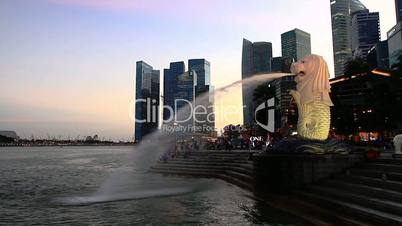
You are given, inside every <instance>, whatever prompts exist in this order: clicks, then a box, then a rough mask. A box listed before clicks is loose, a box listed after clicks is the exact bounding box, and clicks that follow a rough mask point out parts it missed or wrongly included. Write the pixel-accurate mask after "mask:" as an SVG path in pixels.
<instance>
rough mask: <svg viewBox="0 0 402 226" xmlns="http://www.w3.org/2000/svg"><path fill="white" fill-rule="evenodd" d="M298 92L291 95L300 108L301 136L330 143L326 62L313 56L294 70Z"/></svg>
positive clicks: (303, 60) (304, 59)
mask: <svg viewBox="0 0 402 226" xmlns="http://www.w3.org/2000/svg"><path fill="white" fill-rule="evenodd" d="M291 71H292V73H294V74H296V75H297V77H296V79H295V81H296V83H297V86H296V90H292V91H290V93H291V95H292V96H293V98H294V99H295V102H296V104H297V108H298V114H299V118H298V122H297V133H298V136H299V137H300V138H302V139H308V140H320V141H323V140H326V139H327V138H328V133H329V128H330V124H331V111H330V107H331V106H333V104H332V101H331V98H330V97H329V92H330V89H331V88H330V84H329V71H328V66H327V63H326V62H325V60H324V59H323V58H322V57H321V56H318V55H309V56H306V57H304V58H303V59H302V60H300V61H298V62H295V63H293V64H292V67H291Z"/></svg>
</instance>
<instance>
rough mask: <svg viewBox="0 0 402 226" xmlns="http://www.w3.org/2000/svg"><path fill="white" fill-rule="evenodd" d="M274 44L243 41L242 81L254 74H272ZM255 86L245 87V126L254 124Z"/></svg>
mask: <svg viewBox="0 0 402 226" xmlns="http://www.w3.org/2000/svg"><path fill="white" fill-rule="evenodd" d="M271 61H272V43H270V42H254V43H252V42H250V41H249V40H247V39H243V50H242V69H241V70H242V79H246V78H249V77H251V76H252V75H254V74H259V73H269V72H271ZM254 88H255V87H253V86H250V85H243V86H242V94H243V122H244V124H251V123H253V121H254V120H253V116H254V112H253V111H254V107H253V104H252V103H253V91H254Z"/></svg>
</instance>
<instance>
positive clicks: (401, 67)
mask: <svg viewBox="0 0 402 226" xmlns="http://www.w3.org/2000/svg"><path fill="white" fill-rule="evenodd" d="M397 59H398V62H397V63H396V64H394V65H392V67H391V70H392V76H395V77H396V78H402V50H401V51H400V52H399V56H398V58H397Z"/></svg>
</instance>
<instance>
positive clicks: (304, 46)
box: [281, 28, 311, 61]
mask: <svg viewBox="0 0 402 226" xmlns="http://www.w3.org/2000/svg"><path fill="white" fill-rule="evenodd" d="M281 46H282V58H283V59H291V60H292V61H298V60H300V59H302V58H303V57H305V56H307V55H310V54H311V38H310V34H309V33H307V32H305V31H302V30H300V29H297V28H296V29H294V30H291V31H288V32H285V33H283V34H282V35H281Z"/></svg>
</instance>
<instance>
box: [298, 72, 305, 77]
mask: <svg viewBox="0 0 402 226" xmlns="http://www.w3.org/2000/svg"><path fill="white" fill-rule="evenodd" d="M297 75H298V76H305V75H306V73H305V72H304V71H300V72H299V73H298V74H297Z"/></svg>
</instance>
